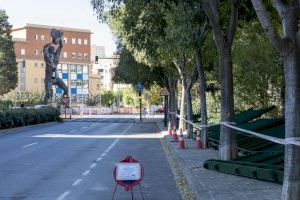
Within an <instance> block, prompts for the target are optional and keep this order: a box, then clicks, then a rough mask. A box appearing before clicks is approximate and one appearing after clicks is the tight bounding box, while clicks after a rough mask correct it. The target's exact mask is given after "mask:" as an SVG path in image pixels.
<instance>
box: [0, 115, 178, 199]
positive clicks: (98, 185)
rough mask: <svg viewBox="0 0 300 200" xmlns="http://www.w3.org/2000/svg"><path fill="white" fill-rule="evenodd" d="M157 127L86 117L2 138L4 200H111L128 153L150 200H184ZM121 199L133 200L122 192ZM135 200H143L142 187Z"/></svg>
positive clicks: (0, 171) (0, 190) (0, 175)
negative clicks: (117, 168)
mask: <svg viewBox="0 0 300 200" xmlns="http://www.w3.org/2000/svg"><path fill="white" fill-rule="evenodd" d="M156 132H158V130H157V126H156V124H155V123H150V122H149V123H135V120H134V119H133V118H130V117H129V118H113V117H111V118H105V119H103V118H82V119H76V120H72V121H67V122H64V123H52V124H46V125H42V126H35V127H31V128H21V129H18V130H15V131H13V132H8V133H5V134H0V200H8V199H9V200H23V199H26V200H27V199H30V200H110V199H112V194H113V191H114V188H115V181H114V179H113V175H112V171H113V168H114V165H115V163H117V162H118V161H120V160H122V159H123V158H124V157H126V156H127V155H131V156H132V157H134V158H136V159H137V160H139V161H140V162H141V163H142V165H143V166H144V169H145V177H144V180H143V181H142V183H141V186H142V190H143V193H144V196H145V199H146V200H180V199H181V197H180V194H179V192H178V190H177V189H176V185H175V181H174V178H173V176H172V173H171V170H170V168H169V166H168V163H167V161H166V158H165V155H164V152H163V150H162V148H161V144H160V141H159V138H160V135H159V134H158V133H156ZM115 199H116V200H123V199H124V200H125V199H126V200H127V199H131V193H130V192H125V190H124V189H123V188H121V187H118V188H117V192H116V194H115ZM134 199H142V198H141V196H140V191H139V187H136V188H134Z"/></svg>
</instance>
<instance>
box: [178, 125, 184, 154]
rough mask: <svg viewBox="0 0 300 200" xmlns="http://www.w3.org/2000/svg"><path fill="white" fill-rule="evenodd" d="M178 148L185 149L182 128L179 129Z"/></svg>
mask: <svg viewBox="0 0 300 200" xmlns="http://www.w3.org/2000/svg"><path fill="white" fill-rule="evenodd" d="M178 148H179V149H185V144H184V139H183V132H182V128H181V129H180V131H179V143H178Z"/></svg>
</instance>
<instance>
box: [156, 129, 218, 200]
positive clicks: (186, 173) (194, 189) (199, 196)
mask: <svg viewBox="0 0 300 200" xmlns="http://www.w3.org/2000/svg"><path fill="white" fill-rule="evenodd" d="M157 127H158V129H159V130H160V132H161V134H162V135H164V134H163V133H162V132H163V131H164V130H162V128H161V127H160V126H159V124H158V123H157ZM161 143H162V146H163V149H164V151H165V154H166V156H167V159H168V161H169V164H170V167H171V168H172V172H173V174H174V170H176V169H173V168H174V167H175V168H176V164H177V168H178V169H179V170H180V173H181V174H182V175H183V178H184V179H185V181H186V184H187V185H186V186H187V187H188V190H189V192H190V193H191V196H192V198H191V197H187V196H186V195H184V191H183V190H184V189H183V188H181V187H182V186H181V185H180V184H178V183H177V180H176V184H177V186H178V187H179V190H180V193H181V194H182V197H183V199H185V200H195V199H196V200H206V199H207V200H210V199H214V198H213V197H212V196H211V195H210V194H208V193H206V192H203V191H204V189H203V187H202V186H201V184H199V182H198V181H197V178H196V177H195V176H194V175H193V174H192V171H191V170H190V169H189V168H188V167H187V164H186V163H185V161H184V159H183V158H182V157H181V156H180V155H178V153H176V151H174V150H173V148H172V147H171V145H170V143H169V141H168V140H167V137H166V136H164V137H163V138H161ZM170 160H171V161H172V160H174V161H175V162H176V164H175V166H172V164H171V163H170ZM174 176H175V179H177V177H176V176H177V175H176V174H174ZM200 191H202V192H201V193H200Z"/></svg>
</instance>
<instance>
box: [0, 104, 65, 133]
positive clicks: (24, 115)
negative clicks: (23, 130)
mask: <svg viewBox="0 0 300 200" xmlns="http://www.w3.org/2000/svg"><path fill="white" fill-rule="evenodd" d="M61 120H62V119H61V118H60V112H59V110H58V109H56V108H51V107H49V108H41V109H33V108H29V109H27V108H18V109H7V110H3V111H0V128H1V129H6V128H13V127H20V126H25V125H33V124H39V123H45V122H52V121H61Z"/></svg>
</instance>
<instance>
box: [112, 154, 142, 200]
mask: <svg viewBox="0 0 300 200" xmlns="http://www.w3.org/2000/svg"><path fill="white" fill-rule="evenodd" d="M113 176H114V179H115V181H116V186H115V189H114V193H113V196H112V200H114V197H115V194H116V191H117V187H118V185H120V186H121V187H124V188H125V191H130V192H131V199H132V200H133V188H134V187H135V186H139V188H140V192H141V196H142V199H143V200H144V195H143V191H142V187H141V185H140V183H141V181H142V180H143V178H144V168H143V166H142V165H141V163H140V162H139V161H137V160H135V159H134V158H133V157H131V156H127V157H126V158H125V159H123V160H121V161H120V162H118V163H116V165H115V167H114V170H113Z"/></svg>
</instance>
